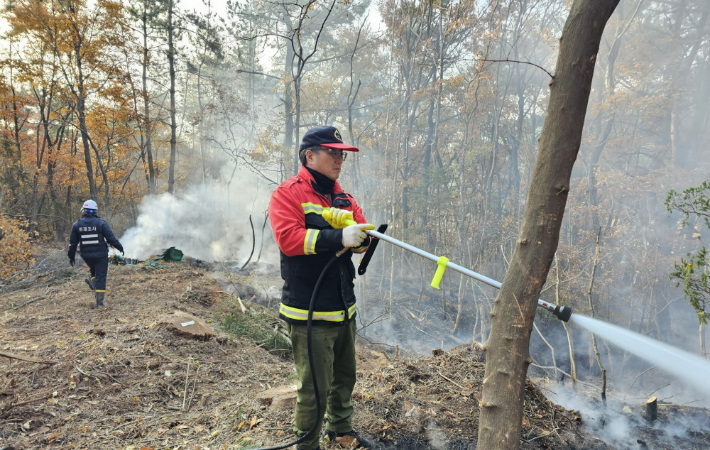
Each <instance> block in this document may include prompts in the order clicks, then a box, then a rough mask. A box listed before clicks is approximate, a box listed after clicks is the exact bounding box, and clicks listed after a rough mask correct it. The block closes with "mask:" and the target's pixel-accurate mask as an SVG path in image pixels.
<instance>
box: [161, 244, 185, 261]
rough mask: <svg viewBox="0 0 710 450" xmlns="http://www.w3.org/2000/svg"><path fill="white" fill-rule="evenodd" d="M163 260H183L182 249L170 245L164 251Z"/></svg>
mask: <svg viewBox="0 0 710 450" xmlns="http://www.w3.org/2000/svg"><path fill="white" fill-rule="evenodd" d="M163 261H182V251H181V250H178V249H176V248H175V247H170V248H169V249H167V250H165V251H164V252H163Z"/></svg>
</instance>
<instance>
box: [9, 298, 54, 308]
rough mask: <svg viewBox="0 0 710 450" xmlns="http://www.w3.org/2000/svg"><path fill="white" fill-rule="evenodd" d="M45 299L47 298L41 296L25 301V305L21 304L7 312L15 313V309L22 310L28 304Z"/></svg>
mask: <svg viewBox="0 0 710 450" xmlns="http://www.w3.org/2000/svg"><path fill="white" fill-rule="evenodd" d="M45 298H47V297H44V296H42V297H37V298H33V299H32V300H27V301H26V302H25V303H23V304H21V305H20V306H15V307H14V308H10V309H8V310H7V311H15V310H17V309H20V308H22V307H23V306H25V305H29V304H30V303H34V302H36V301H39V300H43V299H45Z"/></svg>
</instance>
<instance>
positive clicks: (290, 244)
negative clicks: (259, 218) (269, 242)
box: [269, 186, 307, 256]
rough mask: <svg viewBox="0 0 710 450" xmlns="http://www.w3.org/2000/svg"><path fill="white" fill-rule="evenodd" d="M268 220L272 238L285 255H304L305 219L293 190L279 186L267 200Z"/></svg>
mask: <svg viewBox="0 0 710 450" xmlns="http://www.w3.org/2000/svg"><path fill="white" fill-rule="evenodd" d="M269 220H271V228H272V229H273V231H274V239H275V240H276V244H277V245H278V246H279V248H280V249H281V251H282V252H283V253H284V254H285V255H286V256H297V255H305V254H306V252H305V250H304V240H305V238H306V232H307V230H306V219H305V216H304V215H303V208H302V207H301V204H300V202H299V201H298V199H297V198H296V197H295V195H294V193H293V190H291V189H289V188H288V187H282V186H279V187H278V188H276V190H275V191H274V193H273V194H271V201H270V202H269Z"/></svg>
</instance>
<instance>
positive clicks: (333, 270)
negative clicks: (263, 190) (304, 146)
mask: <svg viewBox="0 0 710 450" xmlns="http://www.w3.org/2000/svg"><path fill="white" fill-rule="evenodd" d="M331 206H334V207H336V208H341V209H345V210H348V211H352V212H353V218H354V219H355V221H356V222H358V223H365V217H364V216H363V215H362V209H361V208H360V207H359V206H358V204H357V202H356V201H355V199H354V198H352V197H351V196H350V195H348V194H346V193H345V192H343V190H342V188H341V187H340V185H339V184H338V183H337V182H336V183H335V185H334V188H333V192H332V196H331V197H330V198H329V197H328V196H326V195H324V194H323V193H322V192H321V191H320V190H319V189H318V186H317V185H316V184H315V182H314V179H313V176H312V175H311V174H310V173H309V172H308V171H307V170H306V169H305V168H303V167H302V168H301V170H300V171H299V173H298V176H297V177H292V178H290V179H289V180H287V181H285V182H284V183H282V184H281V185H280V186H279V187H278V188H277V189H276V190H275V191H274V193H273V194H272V196H271V202H270V203H269V219H270V220H271V227H272V229H273V231H274V238H275V240H276V242H277V244H278V245H279V249H280V250H281V277H282V278H283V280H284V286H283V291H282V296H281V305H280V307H279V315H280V317H281V318H282V319H284V320H285V321H286V322H289V323H292V324H305V323H306V318H307V315H308V314H307V313H308V306H309V304H310V300H311V296H312V294H313V290H314V288H315V285H316V282H317V280H318V277H319V276H320V274H321V272H322V271H323V269H324V268H325V266H326V264H327V263H328V261H330V260H331V259H332V258H333V257H334V256H335V254H336V252H337V251H339V250H341V249H342V248H343V244H342V235H343V233H342V230H334V229H333V227H331V226H330V225H329V224H328V222H326V220H325V219H323V217H322V214H323V211H324V210H325V209H327V208H329V207H331ZM368 244H369V239H368V240H367V241H366V242H364V243H363V246H362V247H360V248H357V249H352V250H354V251H356V252H362V251H365V249H366V248H367V245H368ZM351 256H352V253H351V250H348V251H347V252H346V253H345V254H344V255H342V256H341V257H340V258H338V259H337V260H336V261H335V262H334V263H333V265H332V266H331V267H330V268H329V269H328V271H327V272H326V274H325V276H324V278H323V281H322V282H321V285H320V288H319V290H318V296H317V298H316V301H315V307H314V315H313V325H343V324H344V323H348V322H350V321H352V320H353V319H354V318H355V311H356V306H355V289H354V284H353V279H354V278H355V266H354V265H353V263H352V260H351Z"/></svg>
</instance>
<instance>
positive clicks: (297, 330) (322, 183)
mask: <svg viewBox="0 0 710 450" xmlns="http://www.w3.org/2000/svg"><path fill="white" fill-rule="evenodd" d="M346 151H351V152H357V151H359V150H358V149H357V148H355V147H351V146H348V145H345V144H343V141H342V139H341V137H340V133H339V132H338V130H337V129H336V128H335V127H332V126H322V127H316V128H312V129H310V130H309V131H308V132H306V134H305V135H304V136H303V141H302V143H301V146H300V150H299V158H300V160H301V164H302V165H303V167H301V169H300V170H299V172H298V175H297V176H295V177H292V178H290V179H288V180H286V181H285V182H283V183H282V184H281V185H280V186H279V187H278V188H276V190H275V191H274V193H273V194H272V196H271V202H270V204H269V218H270V219H271V223H272V228H273V231H274V237H275V240H276V243H277V244H278V246H279V249H280V250H281V277H282V278H283V279H284V286H283V294H282V300H281V307H280V311H279V312H280V317H281V318H282V319H283V320H285V321H286V322H287V329H288V332H289V334H290V336H291V341H292V344H293V357H294V363H295V366H296V373H297V376H298V379H299V382H298V398H297V402H296V412H295V421H294V431H295V432H296V434H298V435H299V436H300V435H303V434H304V433H306V432H307V431H308V429H309V428H310V427H311V426H312V425H313V423H314V422H315V423H316V429H315V433H313V434H312V435H309V436H308V438H306V439H305V440H304V441H303V442H302V443H301V444H300V445H299V447H298V448H299V449H301V450H313V449H318V448H319V442H318V440H319V434H320V429H321V425H322V417H315V416H316V401H315V391H314V389H313V381H312V377H311V373H310V366H309V363H308V349H307V339H306V323H307V317H308V307H309V303H310V299H311V296H312V294H313V290H314V287H315V284H316V281H317V279H318V277H319V275H320V274H321V272H322V271H323V269H324V267H325V266H326V264H327V263H328V261H330V260H331V258H333V256H334V255H335V253H336V252H338V251H340V250H342V249H343V247H347V248H350V249H351V251H354V252H358V253H359V252H363V251H365V249H366V248H367V245H368V244H369V238H368V237H367V235H366V234H365V232H364V230H365V229H372V228H374V227H373V226H372V225H369V224H367V223H366V220H365V217H364V216H363V214H362V210H361V209H360V207H359V206H358V204H357V202H356V201H355V199H354V198H353V197H352V196H350V195H349V194H346V193H345V192H343V190H342V189H341V187H340V185H339V184H338V182H337V181H336V180H337V179H338V177H339V176H340V169H341V166H342V164H343V161H344V160H345V159H346V157H347V153H345V152H346ZM324 211H329V212H330V214H329V215H328V217H329V220H326V219H325V218H324V217H323V212H324ZM330 217H332V218H330ZM346 219H351V220H355V222H357V225H350V226H345V221H346ZM351 251H350V250H349V251H347V252H346V253H345V254H344V255H343V256H342V257H340V258H338V259H337V260H336V262H335V264H333V265H332V266H331V267H330V268H329V269H328V272H327V273H326V275H325V278H324V280H323V282H322V284H321V287H320V289H319V291H318V296H317V298H316V302H315V309H314V313H313V332H312V346H313V353H314V356H315V366H316V367H315V370H316V377H317V379H318V390H319V394H320V401H321V411H325V414H326V419H327V424H326V431H325V437H326V438H327V439H330V440H334V439H335V438H336V437H340V436H344V435H349V436H352V437H354V438H355V439H357V440H358V441H359V442H360V446H361V447H365V448H370V444H369V443H368V442H367V441H366V440H364V439H363V438H361V437H360V436H359V435H358V434H357V433H356V432H355V431H353V427H352V412H353V406H352V402H351V401H350V397H351V394H352V391H353V388H354V386H355V378H356V374H355V322H354V320H355V316H356V311H355V309H356V307H355V292H354V284H353V279H354V278H355V266H354V265H353V263H352V261H351V258H350V256H351Z"/></svg>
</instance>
